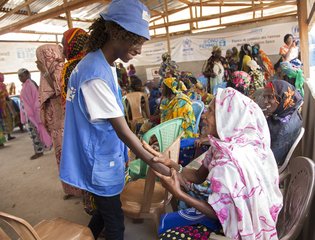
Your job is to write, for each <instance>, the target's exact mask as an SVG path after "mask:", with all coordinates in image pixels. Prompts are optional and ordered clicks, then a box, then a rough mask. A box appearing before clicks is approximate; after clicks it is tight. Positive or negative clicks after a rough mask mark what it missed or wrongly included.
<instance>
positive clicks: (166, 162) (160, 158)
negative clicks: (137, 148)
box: [141, 140, 173, 168]
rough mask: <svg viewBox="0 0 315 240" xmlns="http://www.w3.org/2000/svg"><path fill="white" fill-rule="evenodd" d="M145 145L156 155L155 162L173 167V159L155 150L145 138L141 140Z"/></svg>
mask: <svg viewBox="0 0 315 240" xmlns="http://www.w3.org/2000/svg"><path fill="white" fill-rule="evenodd" d="M141 142H142V145H143V147H144V148H145V149H146V150H147V151H148V152H150V153H151V154H153V155H154V156H155V157H154V158H153V159H152V161H153V162H156V163H162V164H164V165H165V166H167V167H169V168H171V167H172V162H173V161H172V160H171V159H169V158H167V157H165V156H164V155H163V154H162V153H160V152H157V151H156V150H154V149H153V148H152V147H151V146H150V145H149V144H148V143H147V142H145V141H144V140H142V141H141Z"/></svg>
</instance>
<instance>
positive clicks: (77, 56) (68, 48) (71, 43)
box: [61, 28, 89, 106]
mask: <svg viewBox="0 0 315 240" xmlns="http://www.w3.org/2000/svg"><path fill="white" fill-rule="evenodd" d="M88 37H89V35H88V34H87V32H85V31H84V30H83V29H81V28H70V29H69V30H67V31H65V32H64V33H63V38H62V45H63V54H64V56H65V57H66V59H67V62H66V63H65V65H64V67H63V71H62V87H61V93H62V95H61V96H62V103H63V105H64V106H65V105H66V97H67V88H68V81H69V78H70V75H71V73H72V71H73V69H74V68H75V67H76V66H77V64H78V63H79V62H80V61H81V59H82V58H83V57H84V55H85V44H86V42H87V40H88Z"/></svg>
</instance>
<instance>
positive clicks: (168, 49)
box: [164, 0, 171, 55]
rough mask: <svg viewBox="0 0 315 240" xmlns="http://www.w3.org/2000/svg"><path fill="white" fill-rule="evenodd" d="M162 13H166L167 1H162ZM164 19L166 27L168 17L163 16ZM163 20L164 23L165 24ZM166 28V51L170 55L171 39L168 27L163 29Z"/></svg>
mask: <svg viewBox="0 0 315 240" xmlns="http://www.w3.org/2000/svg"><path fill="white" fill-rule="evenodd" d="M164 11H165V12H168V5H167V0H164ZM165 19H166V25H167V24H168V23H169V19H168V15H166V16H165ZM165 19H164V22H165ZM165 28H166V38H167V51H168V53H169V54H170V55H171V39H170V33H169V29H168V26H166V27H165Z"/></svg>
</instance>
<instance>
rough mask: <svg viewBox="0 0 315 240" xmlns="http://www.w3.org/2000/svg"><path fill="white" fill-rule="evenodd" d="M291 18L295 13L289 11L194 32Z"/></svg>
mask: <svg viewBox="0 0 315 240" xmlns="http://www.w3.org/2000/svg"><path fill="white" fill-rule="evenodd" d="M291 16H297V11H291V12H287V13H285V15H284V14H282V13H279V14H276V15H271V16H266V17H260V18H255V19H248V20H242V21H236V22H231V23H224V24H221V25H220V24H217V25H212V26H209V27H201V28H198V29H196V30H203V29H211V28H218V27H231V26H237V25H241V24H249V23H256V22H262V21H266V20H273V19H274V20H276V19H279V18H284V17H291Z"/></svg>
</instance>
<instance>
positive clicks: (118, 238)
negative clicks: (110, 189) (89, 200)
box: [89, 194, 125, 240]
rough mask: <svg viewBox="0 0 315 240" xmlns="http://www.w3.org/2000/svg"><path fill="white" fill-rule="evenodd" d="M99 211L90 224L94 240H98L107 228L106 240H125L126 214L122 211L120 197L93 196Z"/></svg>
mask: <svg viewBox="0 0 315 240" xmlns="http://www.w3.org/2000/svg"><path fill="white" fill-rule="evenodd" d="M93 197H94V199H95V205H96V207H97V211H95V213H94V214H93V217H92V219H91V221H90V223H89V228H90V229H91V231H92V233H93V235H94V238H95V239H97V238H98V236H99V234H100V233H101V231H102V230H103V228H105V239H106V240H123V239H124V230H125V225H124V213H123V211H122V209H121V202H120V195H116V196H113V197H101V196H97V195H95V194H93Z"/></svg>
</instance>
